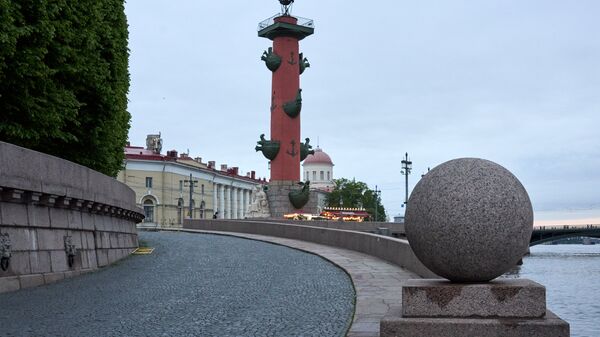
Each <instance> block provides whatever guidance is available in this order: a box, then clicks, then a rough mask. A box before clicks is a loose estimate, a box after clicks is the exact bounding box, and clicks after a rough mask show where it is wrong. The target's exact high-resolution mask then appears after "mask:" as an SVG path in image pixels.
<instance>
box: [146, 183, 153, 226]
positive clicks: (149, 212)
mask: <svg viewBox="0 0 600 337" xmlns="http://www.w3.org/2000/svg"><path fill="white" fill-rule="evenodd" d="M150 179H152V178H150ZM150 181H152V180H150ZM144 215H145V216H146V218H144V222H154V203H153V202H152V200H150V199H146V201H144Z"/></svg>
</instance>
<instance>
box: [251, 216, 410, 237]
mask: <svg viewBox="0 0 600 337" xmlns="http://www.w3.org/2000/svg"><path fill="white" fill-rule="evenodd" d="M248 220H250V221H264V220H259V219H248ZM268 222H277V223H284V224H294V225H301V226H311V227H321V228H333V229H345V230H349V231H359V232H368V233H373V234H384V233H387V234H386V235H388V236H393V237H396V238H400V239H405V238H406V231H405V226H404V224H403V223H399V222H375V221H364V222H357V221H304V220H281V219H268Z"/></svg>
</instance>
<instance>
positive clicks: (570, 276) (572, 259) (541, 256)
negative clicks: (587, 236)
mask: <svg viewBox="0 0 600 337" xmlns="http://www.w3.org/2000/svg"><path fill="white" fill-rule="evenodd" d="M511 274H512V275H510V276H509V277H515V276H517V277H521V278H528V279H531V280H534V281H536V282H539V283H541V284H543V285H544V286H546V298H547V305H548V308H549V309H550V310H552V311H553V312H554V313H555V314H557V315H558V316H559V317H561V318H562V319H564V320H566V321H567V322H569V324H570V325H571V337H599V336H600V245H538V246H534V247H531V255H529V256H527V257H525V259H524V260H523V265H522V266H520V267H519V268H518V269H516V270H514V271H513V272H511Z"/></svg>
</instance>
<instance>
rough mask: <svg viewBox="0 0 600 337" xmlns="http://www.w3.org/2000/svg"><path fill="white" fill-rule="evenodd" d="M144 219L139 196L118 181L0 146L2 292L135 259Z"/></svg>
mask: <svg viewBox="0 0 600 337" xmlns="http://www.w3.org/2000/svg"><path fill="white" fill-rule="evenodd" d="M142 219H143V214H142V210H141V209H140V208H139V207H137V206H136V204H135V193H134V192H133V190H131V189H130V188H129V187H128V186H126V185H125V184H122V183H120V182H118V181H117V180H115V179H114V178H111V177H108V176H106V175H103V174H101V173H99V172H96V171H93V170H91V169H89V168H86V167H83V166H81V165H77V164H75V163H72V162H69V161H66V160H63V159H60V158H57V157H53V156H49V155H46V154H43V153H39V152H36V151H32V150H28V149H25V148H22V147H18V146H15V145H12V144H8V143H3V142H0V259H1V258H2V256H3V255H4V257H5V258H4V259H3V261H2V262H3V263H2V264H0V267H1V266H3V267H7V268H5V269H6V270H3V269H4V268H0V292H5V291H13V290H18V289H21V288H28V287H32V286H38V285H41V284H46V283H50V282H54V281H57V280H60V279H63V278H65V277H71V276H76V275H79V274H81V273H84V272H89V271H92V270H94V269H97V268H99V267H103V266H105V265H107V264H110V263H112V262H115V261H117V260H119V259H121V258H123V257H125V256H128V255H129V254H130V253H131V251H133V250H134V249H135V248H136V247H137V246H138V239H137V231H136V223H138V222H140V221H141V220H142ZM3 243H4V245H2V244H3ZM3 247H4V248H3ZM8 256H10V258H9V259H7V257H8ZM6 262H8V263H6Z"/></svg>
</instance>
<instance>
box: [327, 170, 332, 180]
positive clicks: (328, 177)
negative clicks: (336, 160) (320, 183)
mask: <svg viewBox="0 0 600 337" xmlns="http://www.w3.org/2000/svg"><path fill="white" fill-rule="evenodd" d="M327 180H328V181H329V180H331V172H329V171H327Z"/></svg>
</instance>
